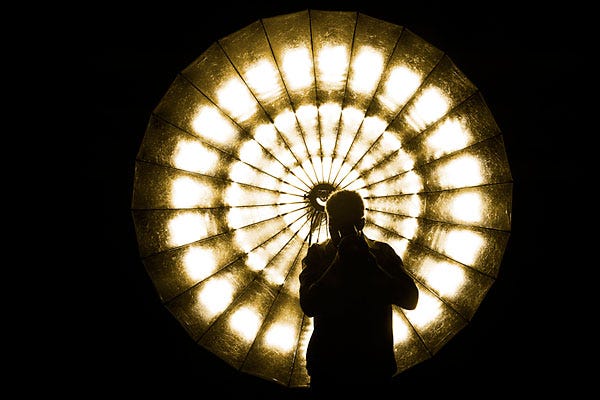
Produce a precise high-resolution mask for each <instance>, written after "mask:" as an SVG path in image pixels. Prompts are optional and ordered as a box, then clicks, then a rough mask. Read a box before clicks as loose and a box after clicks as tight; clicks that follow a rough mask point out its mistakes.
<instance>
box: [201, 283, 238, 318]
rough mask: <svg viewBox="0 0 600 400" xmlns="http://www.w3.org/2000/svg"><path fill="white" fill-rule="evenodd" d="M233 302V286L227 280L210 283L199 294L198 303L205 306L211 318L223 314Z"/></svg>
mask: <svg viewBox="0 0 600 400" xmlns="http://www.w3.org/2000/svg"><path fill="white" fill-rule="evenodd" d="M232 300H233V286H232V285H231V283H230V282H229V281H227V280H225V279H215V280H212V281H210V282H208V283H207V284H206V285H205V286H204V287H203V288H202V291H201V292H200V293H199V294H198V302H199V303H200V304H202V306H204V308H205V309H206V311H207V312H208V313H209V316H214V315H216V314H220V313H221V312H223V311H224V310H225V309H226V308H227V307H228V306H229V304H231V301H232Z"/></svg>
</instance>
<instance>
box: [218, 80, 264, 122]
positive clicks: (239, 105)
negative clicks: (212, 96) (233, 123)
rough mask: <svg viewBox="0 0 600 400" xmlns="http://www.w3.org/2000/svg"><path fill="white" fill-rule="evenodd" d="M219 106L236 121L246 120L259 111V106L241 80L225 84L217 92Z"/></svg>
mask: <svg viewBox="0 0 600 400" xmlns="http://www.w3.org/2000/svg"><path fill="white" fill-rule="evenodd" d="M217 99H218V102H219V106H221V107H223V108H224V109H225V110H227V111H228V112H229V114H230V115H231V116H233V117H234V119H235V120H242V121H243V120H246V119H248V118H250V117H251V116H252V115H253V114H254V113H255V112H256V110H257V108H258V106H257V104H256V100H255V99H254V97H252V94H251V93H250V92H249V91H248V88H247V87H246V86H245V85H244V84H243V83H242V82H240V81H239V80H237V79H231V80H229V81H227V82H225V83H224V84H223V85H222V86H221V88H220V89H219V90H218V91H217Z"/></svg>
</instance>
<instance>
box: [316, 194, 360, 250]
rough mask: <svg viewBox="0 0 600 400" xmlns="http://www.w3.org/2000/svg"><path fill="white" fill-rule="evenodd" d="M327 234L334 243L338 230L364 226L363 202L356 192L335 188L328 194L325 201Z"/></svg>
mask: <svg viewBox="0 0 600 400" xmlns="http://www.w3.org/2000/svg"><path fill="white" fill-rule="evenodd" d="M325 213H326V214H327V225H328V228H329V234H330V236H331V239H332V240H333V241H334V243H335V242H336V241H337V240H338V238H339V234H338V231H340V230H344V229H348V228H351V227H352V226H354V227H356V229H357V230H359V231H360V230H362V229H363V228H364V226H365V203H364V202H363V199H362V197H361V196H360V194H358V192H355V191H353V190H337V191H335V192H333V193H331V195H330V196H329V198H328V199H327V202H326V203H325Z"/></svg>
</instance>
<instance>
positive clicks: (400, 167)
mask: <svg viewBox="0 0 600 400" xmlns="http://www.w3.org/2000/svg"><path fill="white" fill-rule="evenodd" d="M387 134H388V131H386V135H387ZM389 135H390V136H389V138H391V140H390V141H391V143H392V144H391V145H388V146H394V145H396V141H397V140H398V138H397V135H396V134H394V133H392V132H389ZM384 138H385V136H384ZM384 142H385V140H384ZM367 161H368V160H367ZM414 166H415V157H414V155H413V154H410V153H407V152H406V150H404V149H402V148H400V149H398V150H396V151H392V152H390V153H389V154H387V155H385V157H384V158H383V159H381V160H377V164H376V165H375V166H373V167H372V168H370V169H363V170H362V174H361V178H362V179H363V181H364V182H365V183H366V184H367V185H373V184H375V183H378V182H381V181H384V180H386V179H390V178H393V177H395V176H398V175H400V174H402V173H404V172H408V171H410V170H411V169H413V167H414Z"/></svg>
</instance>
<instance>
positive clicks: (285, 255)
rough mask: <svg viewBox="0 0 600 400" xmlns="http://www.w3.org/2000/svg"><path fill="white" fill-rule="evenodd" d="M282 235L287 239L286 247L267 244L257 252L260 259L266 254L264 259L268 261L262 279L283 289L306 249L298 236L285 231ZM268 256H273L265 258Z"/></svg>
mask: <svg viewBox="0 0 600 400" xmlns="http://www.w3.org/2000/svg"><path fill="white" fill-rule="evenodd" d="M281 235H282V236H283V238H285V239H286V243H284V246H282V247H280V246H279V245H280V243H278V244H276V245H275V246H270V244H271V243H266V244H265V245H263V246H261V247H260V248H259V249H257V250H258V251H257V252H256V253H257V254H258V255H259V257H261V255H263V254H264V256H262V258H263V259H266V261H267V262H266V264H265V266H264V269H262V273H261V274H262V278H263V280H264V281H265V282H268V283H269V284H270V285H272V286H273V287H274V288H278V287H281V286H282V285H283V284H284V282H286V281H287V278H288V276H289V274H290V271H291V269H292V267H293V266H294V263H295V262H296V261H297V259H298V258H299V257H300V251H301V250H302V249H304V241H303V240H301V239H300V238H298V237H297V236H296V235H291V234H290V233H289V231H288V232H285V231H283V232H282V234H281ZM268 254H271V255H272V256H271V257H270V258H267V257H265V256H266V255H268Z"/></svg>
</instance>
